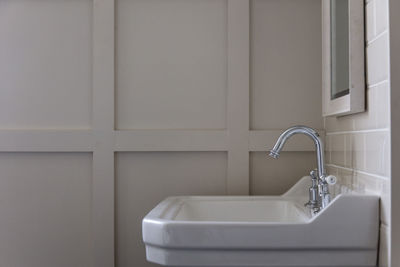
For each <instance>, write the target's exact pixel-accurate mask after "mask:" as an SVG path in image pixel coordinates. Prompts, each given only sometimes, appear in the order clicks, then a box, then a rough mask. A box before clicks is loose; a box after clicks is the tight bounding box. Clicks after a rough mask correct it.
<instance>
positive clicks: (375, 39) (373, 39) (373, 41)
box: [367, 29, 389, 46]
mask: <svg viewBox="0 0 400 267" xmlns="http://www.w3.org/2000/svg"><path fill="white" fill-rule="evenodd" d="M388 32H389V31H388V30H387V29H386V30H384V31H383V32H381V33H380V34H378V35H377V36H375V37H374V38H372V39H371V40H370V41H367V46H370V45H372V44H373V43H375V42H376V41H377V40H378V39H380V38H381V37H382V36H384V35H385V34H387V33H388Z"/></svg>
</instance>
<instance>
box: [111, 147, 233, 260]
mask: <svg viewBox="0 0 400 267" xmlns="http://www.w3.org/2000/svg"><path fill="white" fill-rule="evenodd" d="M226 168H227V155H226V153H225V152H139V153H125V152H123V153H118V154H116V218H117V221H116V238H117V242H116V245H117V246H116V257H117V266H118V267H128V266H141V267H145V266H155V265H153V264H150V263H148V262H146V256H145V247H144V244H143V241H142V231H141V225H142V224H141V223H142V219H143V217H144V216H145V215H146V214H147V213H148V212H149V211H150V210H151V209H152V208H154V207H155V206H156V205H157V204H158V203H159V202H160V201H162V200H163V199H165V198H166V197H168V196H176V195H224V194H226Z"/></svg>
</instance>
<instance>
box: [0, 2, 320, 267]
mask: <svg viewBox="0 0 400 267" xmlns="http://www.w3.org/2000/svg"><path fill="white" fill-rule="evenodd" d="M320 19H321V13H320V1H318V0H303V1H298V0H253V1H249V0H194V1H189V0H95V1H92V0H71V1H63V0H55V1H47V0H18V1H14V0H0V35H1V36H2V37H3V38H1V39H0V58H1V59H2V60H0V91H1V92H2V97H1V98H0V152H1V153H0V167H1V168H0V169H1V170H2V175H1V178H0V184H1V186H0V188H1V189H0V190H3V191H4V192H3V193H1V194H0V198H1V199H2V200H3V201H0V211H2V212H4V213H5V214H7V216H6V217H7V220H3V221H2V222H0V233H1V232H4V233H5V236H6V241H0V246H1V247H4V249H1V250H0V251H2V252H0V253H5V255H3V256H1V257H0V265H1V266H27V267H36V266H40V267H42V266H85V267H88V266H96V267H102V266H104V267H110V266H113V264H116V265H117V266H120V267H127V266H130V267H131V266H135V267H144V266H151V264H149V263H146V261H145V254H144V246H143V245H142V243H141V227H140V225H141V224H140V221H141V218H142V217H143V216H144V215H145V213H146V212H147V211H148V210H150V209H151V208H152V207H153V206H154V205H155V204H156V203H158V202H159V201H161V200H162V199H163V198H165V197H166V196H168V195H192V194H196V195H203V194H208V195H212V194H249V193H252V194H280V193H282V192H284V191H285V190H286V189H287V188H289V187H290V186H291V185H292V184H293V183H295V182H296V181H297V180H298V179H299V178H300V177H301V176H303V175H305V174H307V173H308V170H309V169H311V168H313V167H314V166H315V159H314V156H313V153H312V152H311V151H313V145H312V143H311V142H308V141H306V142H303V141H304V140H305V139H301V138H297V137H296V138H295V139H293V140H291V141H290V142H289V143H288V144H287V146H286V148H285V149H286V152H284V153H283V155H282V158H281V159H280V160H279V161H274V160H272V159H270V158H267V157H266V155H265V154H264V153H261V152H263V151H265V150H267V149H268V148H269V147H270V146H272V145H273V143H274V142H275V140H276V138H277V137H278V135H279V133H280V132H281V131H282V130H283V129H284V128H286V127H289V126H291V125H293V124H307V125H310V126H312V127H314V128H317V129H322V128H323V125H322V119H321V105H320V103H321V92H320V90H321V86H320V84H321V53H320V49H321V47H320V46H321V33H320ZM10 192H16V193H15V194H11V193H10ZM21 251H26V252H27V253H23V255H20V252H21Z"/></svg>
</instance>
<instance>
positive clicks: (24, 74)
mask: <svg viewBox="0 0 400 267" xmlns="http://www.w3.org/2000/svg"><path fill="white" fill-rule="evenodd" d="M91 35H92V1H91V0H83V1H81V0H73V1H60V0H55V1H44V0H19V1H13V0H5V1H0V36H1V39H0V94H1V97H0V128H1V129H42V128H46V129H47V128H55V129H60V128H89V127H90V124H91V87H92V85H91V80H92V73H91V64H92V57H91V55H92V39H91Z"/></svg>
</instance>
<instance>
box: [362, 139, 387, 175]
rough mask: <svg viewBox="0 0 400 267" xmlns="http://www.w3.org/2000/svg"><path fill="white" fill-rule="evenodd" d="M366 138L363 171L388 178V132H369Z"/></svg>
mask: <svg viewBox="0 0 400 267" xmlns="http://www.w3.org/2000/svg"><path fill="white" fill-rule="evenodd" d="M365 136H366V147H365V153H366V155H365V157H366V166H365V170H366V171H367V172H369V173H373V174H378V175H383V176H388V175H389V171H390V170H389V162H390V158H389V157H390V154H389V149H390V144H389V142H390V138H389V132H386V131H385V132H371V133H368V134H366V135H365Z"/></svg>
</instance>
